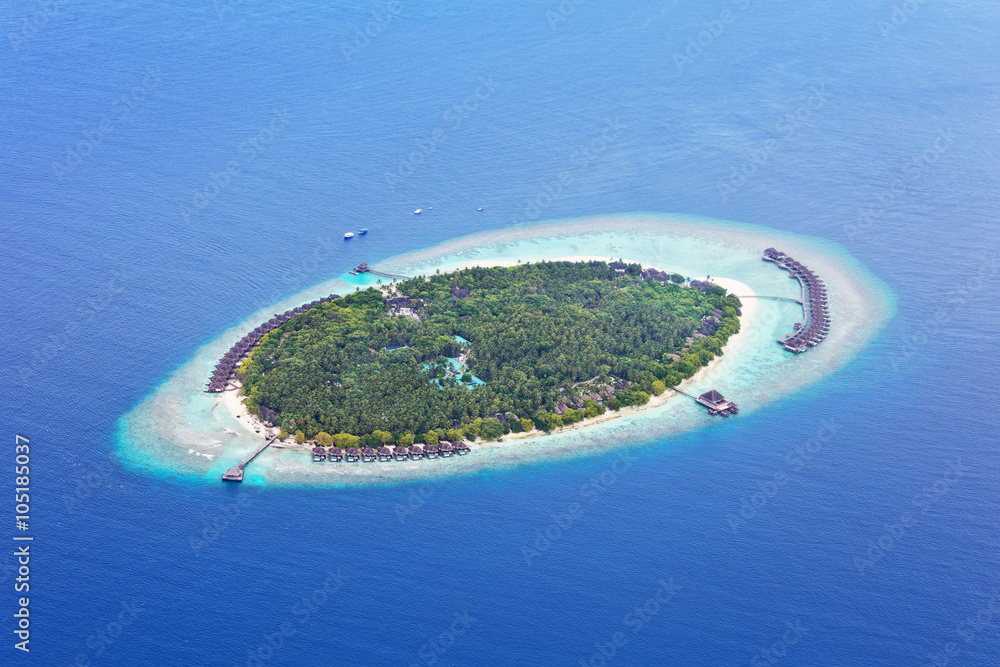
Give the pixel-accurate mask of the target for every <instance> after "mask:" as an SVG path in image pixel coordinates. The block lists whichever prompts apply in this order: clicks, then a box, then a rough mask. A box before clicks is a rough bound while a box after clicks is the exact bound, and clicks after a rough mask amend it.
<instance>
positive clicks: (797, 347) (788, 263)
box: [762, 248, 830, 354]
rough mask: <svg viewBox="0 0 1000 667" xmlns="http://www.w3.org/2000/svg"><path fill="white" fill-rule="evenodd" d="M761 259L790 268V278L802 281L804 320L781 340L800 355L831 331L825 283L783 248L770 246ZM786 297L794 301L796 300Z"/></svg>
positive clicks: (785, 345) (786, 268) (780, 339)
mask: <svg viewBox="0 0 1000 667" xmlns="http://www.w3.org/2000/svg"><path fill="white" fill-rule="evenodd" d="M762 259H763V260H764V261H765V262H771V263H773V264H776V265H777V266H778V268H780V269H783V270H785V271H788V272H789V273H790V274H791V277H792V278H794V279H795V280H797V281H798V282H799V285H800V287H801V289H802V299H801V300H799V301H798V302H799V303H800V304H802V323H801V325H800V326H797V327H796V330H795V331H793V332H792V333H790V334H788V335H787V336H785V337H783V338H779V339H778V343H780V344H781V345H782V346H784V348H785V349H786V350H788V351H789V352H793V353H795V354H801V353H803V352H805V351H806V350H808V349H809V348H810V347H815V346H816V345H819V343H820V342H821V341H822V340H823V339H824V338H826V335H827V333H829V331H830V310H829V308H828V307H827V304H826V285H825V284H824V283H823V281H822V280H820V279H819V276H817V275H816V274H815V273H813V272H812V270H810V269H809V267H807V266H805V265H804V264H802V263H800V262H797V261H795V260H794V259H793V258H792V257H790V256H788V255H786V254H785V253H783V252H781V251H780V250H775V249H774V248H768V249H766V250H765V251H764V256H763V257H762ZM771 298H780V297H771ZM787 300H789V301H795V299H787Z"/></svg>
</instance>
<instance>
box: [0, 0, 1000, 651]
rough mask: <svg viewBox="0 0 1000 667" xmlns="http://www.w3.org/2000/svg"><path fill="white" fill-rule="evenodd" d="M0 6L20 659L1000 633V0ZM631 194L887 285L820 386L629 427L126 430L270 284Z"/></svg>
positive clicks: (324, 275) (933, 644) (899, 646)
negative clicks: (239, 468) (408, 460)
mask: <svg viewBox="0 0 1000 667" xmlns="http://www.w3.org/2000/svg"><path fill="white" fill-rule="evenodd" d="M0 16H2V17H3V18H2V27H3V31H4V33H6V38H5V39H4V43H3V45H2V46H0V121H2V122H0V147H2V159H0V193H2V194H0V248H2V266H3V268H2V271H0V294H2V296H0V322H2V327H3V330H2V343H3V344H2V346H0V415H2V432H0V439H2V442H3V447H2V448H0V452H2V454H0V455H2V456H3V457H4V460H3V461H2V462H0V470H3V471H5V473H4V474H3V475H2V480H0V488H2V489H3V494H2V495H0V498H3V499H5V500H4V502H5V503H6V504H5V505H3V506H2V507H0V516H2V517H6V518H4V519H3V521H4V522H5V523H4V524H3V528H2V530H0V539H2V540H6V541H7V542H8V544H9V545H15V544H18V543H15V542H12V541H11V537H13V536H14V535H17V534H30V535H32V536H34V541H33V542H31V547H30V548H31V561H30V568H31V569H30V582H29V583H30V613H31V616H30V620H31V626H30V628H31V639H30V654H25V653H23V652H22V651H19V650H17V649H15V647H14V644H15V642H16V641H18V638H17V636H16V635H15V634H14V632H13V630H14V629H15V627H16V619H14V618H13V614H14V611H15V610H16V609H17V608H18V602H17V598H18V597H19V596H21V595H25V593H16V592H15V590H14V586H15V580H16V578H17V577H18V572H17V567H18V563H17V557H15V556H14V555H13V550H14V547H13V546H11V547H10V548H9V549H8V548H4V550H3V554H4V555H3V556H2V557H0V591H2V592H0V612H2V613H0V618H3V619H5V620H3V621H2V622H0V638H2V643H3V646H2V648H0V663H2V664H4V665H18V664H31V665H56V666H62V665H98V664H106V665H224V666H227V667H228V666H231V665H262V664H263V665H404V666H408V665H442V666H443V665H567V666H571V665H572V666H576V665H580V664H584V665H593V666H594V667H597V666H598V665H604V664H607V665H747V664H749V665H778V664H781V665H824V666H838V667H853V666H858V665H892V666H895V665H914V666H921V665H931V664H933V665H962V666H967V667H972V666H980V667H995V666H996V665H1000V634H998V628H1000V460H998V445H1000V443H998V428H997V426H998V417H997V414H998V413H997V410H998V397H1000V392H998V387H997V379H998V376H1000V364H998V361H997V354H996V346H997V335H998V331H1000V308H998V299H997V297H996V294H997V290H998V288H1000V234H998V227H997V215H998V212H1000V125H998V123H997V119H998V113H1000V87H998V82H1000V57H998V56H1000V4H998V3H995V2H987V1H968V2H945V1H939V2H935V1H933V0H932V1H929V2H926V1H923V0H908V1H907V2H889V1H887V2H856V1H850V0H849V1H846V2H836V3H834V2H816V3H813V4H810V3H809V2H804V3H797V2H788V1H785V2H771V3H763V2H758V1H756V0H736V1H735V2H734V1H732V0H726V1H721V2H720V1H718V0H709V1H706V2H694V1H692V0H664V1H663V2H618V3H596V2H584V1H582V0H562V1H561V2H559V1H557V0H550V1H547V2H546V1H541V2H524V1H520V0H514V1H511V0H508V1H506V2H474V3H463V2H455V1H452V0H447V1H446V0H439V1H435V0H427V1H425V2H419V3H416V2H408V1H407V0H399V1H398V2H387V3H379V2H375V1H371V2H369V1H366V0H358V1H356V2H351V3H342V2H335V1H334V2H324V3H319V2H311V1H305V0H301V1H297V2H275V3H263V2H256V1H254V2H249V1H240V0H214V2H213V1H212V0H198V1H193V0H175V1H170V2H155V3H154V2H147V1H141V0H140V1H139V2H131V3H110V2H99V3H98V2H91V3H84V2H77V1H76V0H50V1H48V2H43V3H36V2H33V1H31V0H23V1H18V2H3V3H2V11H0ZM609 128H612V129H610V130H609ZM567 171H568V172H570V173H571V174H572V175H573V182H572V183H571V184H570V185H566V186H565V187H562V188H561V190H559V191H558V194H557V195H556V196H551V195H548V196H541V195H542V193H546V192H549V191H550V190H553V189H554V188H556V186H555V185H554V184H557V183H558V182H559V181H560V174H561V173H563V172H567ZM479 207H483V208H484V209H485V210H484V211H482V212H477V211H476V209H477V208H479ZM416 208H422V209H424V210H425V213H424V214H422V215H420V216H414V215H412V212H413V210H414V209H416ZM627 211H662V212H673V213H684V214H691V215H699V216H706V217H713V218H721V219H730V220H737V221H741V222H747V223H755V224H760V225H766V226H770V227H773V228H777V229H781V230H788V231H794V232H798V233H803V234H808V235H814V236H818V237H822V238H825V239H829V240H832V241H835V242H838V243H841V244H843V245H844V246H845V247H846V248H847V249H848V250H850V252H851V253H853V254H854V255H855V257H857V258H858V259H859V260H860V261H861V262H862V263H864V264H865V265H866V266H868V267H869V268H870V269H871V270H872V271H873V272H874V273H875V274H876V275H877V276H879V277H880V278H881V279H882V280H884V281H885V282H886V283H887V284H888V285H889V286H890V287H891V288H892V290H893V291H894V292H895V294H896V298H897V304H896V307H897V312H896V315H895V317H894V318H893V319H892V320H891V321H890V322H889V324H888V326H887V327H886V328H885V329H883V331H882V333H881V334H880V336H879V338H878V339H877V340H876V341H875V342H874V343H873V344H872V345H871V346H870V347H869V348H868V349H867V350H866V351H865V353H864V354H862V355H861V356H860V357H859V358H857V359H855V360H854V361H852V362H851V363H849V364H848V365H846V366H845V367H844V368H842V369H841V370H840V371H838V372H837V373H835V374H833V375H831V376H830V377H828V378H826V379H824V380H823V381H821V382H819V383H817V384H814V385H812V386H811V387H810V388H809V389H807V390H805V391H803V392H800V393H798V394H796V395H794V396H793V397H791V398H787V399H784V400H781V401H779V402H776V403H774V404H772V405H770V406H768V407H767V408H765V409H762V410H759V411H756V412H754V413H752V414H748V415H741V416H740V417H739V418H736V419H731V420H728V421H726V422H725V423H718V424H715V425H713V426H711V427H710V428H707V429H704V430H701V431H697V432H693V433H690V434H688V435H686V436H683V437H678V438H673V439H670V440H668V441H665V442H630V443H622V444H623V447H624V449H623V450H622V452H623V453H624V455H627V461H628V462H629V463H628V464H627V465H626V464H625V463H621V462H619V463H618V464H616V463H615V460H616V459H615V457H613V456H599V457H591V458H583V459H577V460H572V461H563V462H558V463H550V464H543V465H536V466H526V467H522V468H519V469H516V470H513V471H508V472H503V473H491V474H484V475H481V476H477V477H470V478H463V479H458V480H449V481H446V482H441V483H432V484H427V485H422V486H417V485H415V486H395V487H386V488H368V489H361V490H303V489H288V490H281V489H273V488H267V489H252V488H239V487H233V486H224V485H222V484H221V483H220V484H218V485H207V484H185V483H179V482H176V481H170V480H164V479H160V478H157V477H155V476H149V475H141V474H138V473H135V472H132V471H131V470H126V469H125V468H124V467H123V466H122V465H121V463H120V461H119V459H118V458H117V456H116V454H115V437H116V428H117V425H118V423H119V419H120V418H121V416H122V415H123V414H125V413H126V412H128V411H129V410H130V409H131V408H132V407H133V406H134V405H135V404H136V403H137V402H139V401H140V400H142V398H143V397H144V396H147V395H148V394H149V393H150V392H152V391H153V390H154V389H155V388H156V387H157V385H158V384H159V383H161V382H162V381H163V380H164V379H165V378H167V377H168V376H169V375H170V373H171V372H172V371H173V370H174V369H176V368H177V367H178V366H180V365H182V364H183V363H184V362H185V361H186V360H187V359H189V358H190V357H191V356H192V355H193V354H194V353H195V351H196V350H197V349H198V348H199V347H200V346H202V345H203V344H205V343H206V342H208V341H211V340H213V339H215V338H216V337H217V336H218V335H219V333H220V332H222V331H224V330H225V329H227V328H228V327H230V326H232V325H233V324H235V323H237V322H239V321H242V320H243V319H244V318H245V317H246V316H247V315H248V314H249V313H252V312H254V311H256V310H257V309H259V308H262V307H264V306H267V305H269V304H272V303H276V302H278V301H280V300H281V299H283V298H286V297H288V296H289V295H291V294H294V293H296V292H298V291H300V290H302V289H304V288H306V287H308V286H310V285H313V284H316V283H318V282H321V281H322V280H325V279H328V278H330V277H332V276H336V275H339V274H341V273H343V272H344V271H345V269H348V268H350V267H352V266H354V265H355V264H357V263H358V262H359V261H362V260H366V261H368V262H374V261H378V260H380V259H384V258H386V257H390V256H392V255H395V254H398V253H401V252H405V251H409V250H412V249H416V248H422V247H429V246H433V245H435V244H437V243H440V242H442V241H445V240H447V239H450V238H453V237H456V236H460V235H464V234H468V233H473V232H478V231H484V230H493V229H500V228H504V227H507V226H510V225H512V224H527V223H530V222H532V221H535V220H537V221H541V220H546V219H558V218H567V217H574V216H583V215H591V214H601V213H616V212H627ZM362 226H365V227H368V228H369V229H370V230H371V232H370V233H369V234H368V236H367V237H364V238H358V239H355V240H354V242H352V243H349V244H345V243H343V242H341V240H340V237H341V236H342V234H343V233H344V232H345V231H347V230H352V229H357V228H359V227H362ZM829 419H833V420H834V421H835V422H836V424H837V429H836V431H835V432H826V431H824V430H823V427H822V424H823V420H829ZM16 434H21V435H23V436H25V437H27V438H30V447H31V449H30V452H31V494H30V495H31V510H32V511H31V518H30V522H31V523H30V531H28V533H19V531H18V530H17V529H16V528H15V524H14V505H15V503H14V487H15V479H14V478H15V475H14V469H13V468H14V457H15V450H14V446H15V435H16ZM595 480H596V481H595ZM595 484H596V486H595ZM581 489H586V495H584V493H583V492H582V491H581ZM595 489H596V491H595ZM573 503H581V505H582V507H583V510H582V512H577V513H576V514H575V516H573V517H572V518H567V516H566V512H567V508H568V507H569V506H570V505H572V504H573ZM20 544H23V543H20Z"/></svg>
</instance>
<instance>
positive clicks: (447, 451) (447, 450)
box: [438, 440, 455, 458]
mask: <svg viewBox="0 0 1000 667" xmlns="http://www.w3.org/2000/svg"><path fill="white" fill-rule="evenodd" d="M438 451H439V452H441V456H442V457H444V458H447V457H449V456H451V455H452V454H454V453H455V449H454V448H453V447H452V446H451V443H450V442H448V441H447V440H442V441H441V442H439V443H438Z"/></svg>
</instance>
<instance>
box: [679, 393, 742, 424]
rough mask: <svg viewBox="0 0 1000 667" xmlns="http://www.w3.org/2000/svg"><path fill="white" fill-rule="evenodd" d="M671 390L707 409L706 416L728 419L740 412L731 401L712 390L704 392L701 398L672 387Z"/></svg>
mask: <svg viewBox="0 0 1000 667" xmlns="http://www.w3.org/2000/svg"><path fill="white" fill-rule="evenodd" d="M672 389H673V390H674V391H676V392H677V393H678V394H681V395H683V396H687V397H688V398H690V399H691V400H693V401H695V402H696V403H699V404H701V405H703V406H705V407H706V408H708V414H710V415H722V416H723V417H728V416H729V415H735V414H737V413H739V411H740V409H739V407H738V406H737V405H736V403H734V402H733V401H727V400H726V397H725V396H723V395H722V394H720V393H719V392H717V391H716V390H714V389H712V390H711V391H706V392H705V393H704V394H702V395H701V396H694V395H692V394H689V393H687V392H686V391H683V390H681V389H678V388H677V387H672Z"/></svg>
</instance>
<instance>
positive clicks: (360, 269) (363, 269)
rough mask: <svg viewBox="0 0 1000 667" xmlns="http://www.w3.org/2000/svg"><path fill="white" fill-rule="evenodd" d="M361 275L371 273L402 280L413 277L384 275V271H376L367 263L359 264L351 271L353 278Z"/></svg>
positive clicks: (392, 274) (393, 274)
mask: <svg viewBox="0 0 1000 667" xmlns="http://www.w3.org/2000/svg"><path fill="white" fill-rule="evenodd" d="M361 273H372V274H374V275H376V276H382V277H384V278H400V279H402V280H409V279H410V278H412V277H413V276H400V275H397V274H395V273H385V272H384V271H376V270H375V269H373V268H372V267H370V266H368V262H361V263H360V264H358V265H357V266H355V267H354V270H353V271H351V275H353V276H356V275H358V274H361Z"/></svg>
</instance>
